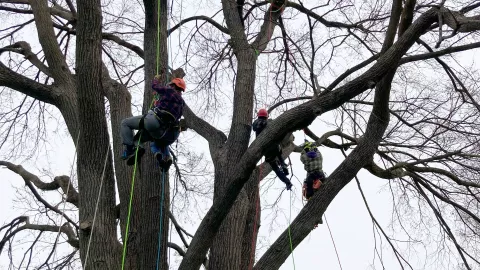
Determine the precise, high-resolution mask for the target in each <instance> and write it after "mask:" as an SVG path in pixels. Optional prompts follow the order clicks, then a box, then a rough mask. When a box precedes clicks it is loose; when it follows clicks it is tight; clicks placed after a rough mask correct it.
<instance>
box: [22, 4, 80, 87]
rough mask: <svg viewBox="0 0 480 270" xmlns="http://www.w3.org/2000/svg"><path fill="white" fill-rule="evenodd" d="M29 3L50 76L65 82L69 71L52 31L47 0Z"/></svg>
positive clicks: (57, 80)
mask: <svg viewBox="0 0 480 270" xmlns="http://www.w3.org/2000/svg"><path fill="white" fill-rule="evenodd" d="M29 3H30V5H31V6H32V10H33V16H34V18H35V24H36V28H37V33H38V39H39V41H40V44H41V45H42V48H43V52H44V54H45V58H46V59H47V63H48V66H49V67H50V70H51V72H52V77H53V78H55V80H56V82H57V83H67V82H68V80H69V78H70V75H71V73H70V70H69V68H68V65H67V63H66V61H65V57H64V56H63V54H62V51H61V50H60V47H59V45H58V42H57V37H56V36H55V32H54V31H53V23H52V20H51V18H50V9H49V8H48V2H47V0H29Z"/></svg>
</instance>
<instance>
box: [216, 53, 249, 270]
mask: <svg viewBox="0 0 480 270" xmlns="http://www.w3.org/2000/svg"><path fill="white" fill-rule="evenodd" d="M236 58H237V61H238V69H237V70H238V75H237V81H236V85H235V93H234V97H235V98H234V100H235V102H234V115H233V120H232V127H231V130H230V134H229V139H228V141H227V147H226V149H227V150H223V153H222V154H221V156H223V158H221V159H219V160H217V164H215V168H216V169H215V170H216V173H215V194H214V200H216V199H218V198H220V197H221V194H224V192H225V190H226V189H227V187H228V185H229V184H230V177H231V175H230V174H231V172H232V170H231V168H234V167H235V166H236V164H237V162H238V160H240V158H241V156H242V155H243V153H244V152H245V151H246V149H247V147H248V141H249V140H250V134H251V123H252V111H253V90H254V86H255V84H254V83H255V65H256V59H255V54H254V52H253V51H252V50H244V51H240V52H238V53H237V55H236ZM251 204H252V202H251V201H250V200H249V198H248V196H247V191H246V190H245V189H244V190H242V192H241V193H240V194H239V196H238V197H237V200H236V201H235V204H234V205H233V207H232V208H231V210H230V212H229V214H228V215H227V217H226V218H225V220H224V221H223V222H222V225H221V227H220V229H219V231H218V234H217V236H216V237H215V240H214V243H213V244H212V247H211V250H210V258H209V266H210V267H209V269H232V270H236V269H241V266H242V264H244V262H243V261H244V260H248V258H244V257H243V256H242V253H243V252H242V249H243V248H242V246H243V245H242V243H243V241H244V239H243V236H244V231H245V228H246V225H247V214H248V212H249V209H250V208H251V207H250V205H251Z"/></svg>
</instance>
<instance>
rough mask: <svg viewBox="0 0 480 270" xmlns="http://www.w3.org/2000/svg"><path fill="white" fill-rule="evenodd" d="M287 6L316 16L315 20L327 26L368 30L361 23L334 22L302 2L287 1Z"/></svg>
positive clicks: (313, 16)
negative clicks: (301, 3)
mask: <svg viewBox="0 0 480 270" xmlns="http://www.w3.org/2000/svg"><path fill="white" fill-rule="evenodd" d="M286 5H287V7H291V8H294V9H296V10H298V11H300V12H302V13H304V14H306V15H308V16H310V17H312V18H314V19H315V20H317V21H319V22H320V23H321V24H323V25H324V26H326V27H336V28H346V29H352V28H357V29H360V30H362V31H367V30H366V29H365V28H364V27H363V26H362V25H361V24H346V23H341V22H332V21H328V20H326V19H325V18H323V17H322V16H320V15H318V14H317V13H315V12H313V11H311V10H309V9H307V8H306V7H304V6H303V5H300V4H297V3H294V2H292V1H288V2H287V3H286Z"/></svg>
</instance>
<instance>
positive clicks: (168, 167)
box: [161, 156, 173, 171]
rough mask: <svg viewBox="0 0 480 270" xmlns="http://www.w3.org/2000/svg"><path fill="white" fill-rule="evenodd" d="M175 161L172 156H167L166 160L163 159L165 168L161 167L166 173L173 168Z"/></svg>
mask: <svg viewBox="0 0 480 270" xmlns="http://www.w3.org/2000/svg"><path fill="white" fill-rule="evenodd" d="M172 163H173V160H172V158H171V157H170V156H167V157H166V158H164V159H163V166H161V167H162V168H163V169H164V170H165V171H168V170H169V169H170V166H172Z"/></svg>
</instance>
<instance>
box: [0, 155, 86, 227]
mask: <svg viewBox="0 0 480 270" xmlns="http://www.w3.org/2000/svg"><path fill="white" fill-rule="evenodd" d="M0 166H6V167H7V168H8V169H9V170H10V171H12V172H14V173H16V174H18V175H20V176H21V177H22V178H23V180H24V182H25V184H26V185H27V187H28V188H29V189H30V191H31V192H32V193H33V195H34V196H35V198H36V199H37V200H38V201H39V202H41V203H42V204H43V205H45V207H46V208H47V209H50V210H52V211H53V212H55V213H57V214H59V215H61V216H63V217H64V218H65V219H66V220H67V221H68V222H70V223H71V224H73V225H74V226H75V227H76V228H77V229H78V225H77V224H76V222H75V221H73V220H72V219H71V218H70V217H68V216H67V215H66V214H65V213H63V212H62V211H60V210H59V209H58V208H57V207H55V206H53V205H51V204H50V203H48V202H47V201H46V200H45V199H43V198H42V197H41V196H40V194H39V193H38V191H37V190H36V189H35V187H34V186H33V185H34V184H35V185H37V184H38V185H39V186H40V187H44V188H45V187H46V188H52V187H53V186H55V184H54V183H53V182H52V183H50V184H48V183H44V182H42V181H41V180H40V179H39V178H38V176H36V175H34V174H32V173H30V172H29V171H27V170H25V169H24V168H23V167H22V166H20V165H15V164H12V163H10V162H7V161H0ZM55 179H56V180H54V182H55V181H57V182H58V185H60V186H61V187H62V189H63V190H64V192H65V191H66V186H65V181H68V180H69V179H68V177H67V176H59V177H55ZM32 183H33V184H32ZM67 183H68V182H67ZM45 190H53V188H52V189H45ZM67 201H72V204H73V202H75V203H77V202H78V193H77V191H75V189H74V188H73V186H70V188H69V192H68V196H67Z"/></svg>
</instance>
